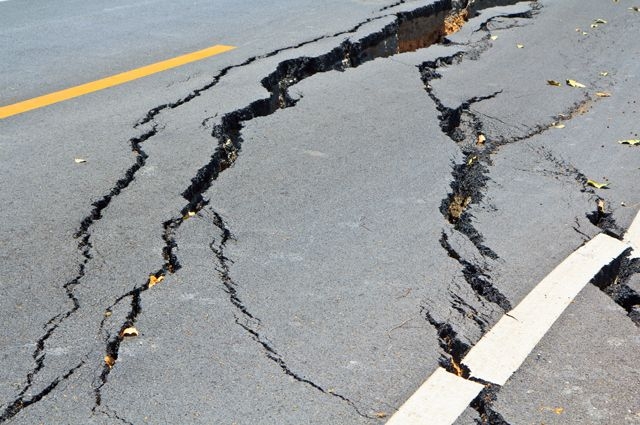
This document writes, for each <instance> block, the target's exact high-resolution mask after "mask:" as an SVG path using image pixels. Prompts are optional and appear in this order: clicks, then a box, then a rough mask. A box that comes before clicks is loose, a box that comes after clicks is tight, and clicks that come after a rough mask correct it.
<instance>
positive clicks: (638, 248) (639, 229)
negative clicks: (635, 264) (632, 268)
mask: <svg viewBox="0 0 640 425" xmlns="http://www.w3.org/2000/svg"><path fill="white" fill-rule="evenodd" d="M623 241H625V242H626V243H628V244H629V245H631V246H632V247H633V252H632V253H631V258H640V212H638V214H637V215H636V218H635V219H634V220H633V222H632V223H631V226H629V230H627V233H625V235H624V238H623Z"/></svg>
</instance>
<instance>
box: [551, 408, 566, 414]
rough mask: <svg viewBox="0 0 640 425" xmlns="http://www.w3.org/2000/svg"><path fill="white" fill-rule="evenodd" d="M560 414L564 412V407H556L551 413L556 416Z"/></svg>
mask: <svg viewBox="0 0 640 425" xmlns="http://www.w3.org/2000/svg"><path fill="white" fill-rule="evenodd" d="M562 412H564V407H556V408H555V409H553V413H555V414H556V415H561V414H562Z"/></svg>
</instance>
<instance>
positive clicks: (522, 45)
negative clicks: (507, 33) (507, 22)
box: [516, 43, 524, 49]
mask: <svg viewBox="0 0 640 425" xmlns="http://www.w3.org/2000/svg"><path fill="white" fill-rule="evenodd" d="M516 47H517V48H518V49H524V44H520V43H518V44H516Z"/></svg>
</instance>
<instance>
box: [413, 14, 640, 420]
mask: <svg viewBox="0 0 640 425" xmlns="http://www.w3.org/2000/svg"><path fill="white" fill-rule="evenodd" d="M531 5H532V6H531V9H530V10H529V11H527V12H524V13H518V14H513V15H509V16H506V15H504V16H499V17H501V18H532V17H533V16H534V15H535V14H536V13H537V12H538V11H539V9H540V8H541V5H539V4H537V3H535V2H532V3H531ZM492 19H495V17H494V18H492ZM480 30H484V31H488V28H487V23H484V24H483V25H481V27H480ZM488 38H489V35H487V36H486V37H485V38H484V39H483V40H481V41H480V42H479V43H477V44H476V45H475V46H472V49H471V51H469V52H457V53H455V54H453V55H451V56H447V57H441V58H438V59H436V60H435V61H428V62H424V63H423V64H421V65H419V66H418V69H419V71H420V75H421V77H422V80H423V82H424V85H425V89H426V91H427V93H428V95H429V97H430V98H431V99H432V101H433V102H434V104H435V105H436V108H437V110H438V111H439V112H440V116H439V119H440V128H441V130H442V132H443V133H444V134H446V135H447V136H448V137H449V138H450V139H451V140H452V141H454V142H455V143H456V144H458V146H460V149H461V151H462V153H463V157H464V160H463V162H461V163H459V164H453V166H452V168H453V171H452V177H453V180H452V182H451V184H450V187H451V189H452V192H451V193H449V194H448V196H447V198H445V199H443V201H442V204H441V208H440V212H441V214H442V215H443V216H444V217H445V219H447V221H448V222H449V223H450V224H451V225H453V228H454V229H455V230H456V231H458V232H460V233H462V234H463V235H465V236H466V237H467V238H468V239H469V240H470V241H471V242H472V243H473V245H474V246H475V247H476V249H477V250H478V252H479V253H480V254H481V255H482V256H485V257H489V258H491V259H493V260H497V259H498V255H497V254H496V253H495V252H494V251H492V250H491V249H490V248H489V247H487V246H486V245H484V243H483V242H484V240H483V237H482V235H481V234H480V233H479V232H478V231H477V229H475V227H474V226H473V224H472V219H473V216H472V215H471V213H470V212H469V210H468V209H467V208H466V207H467V205H464V206H463V209H464V210H463V212H462V214H460V215H459V216H458V217H453V216H452V215H451V213H450V212H451V210H450V206H451V203H452V202H454V200H455V197H458V199H460V198H461V199H467V198H468V199H469V201H468V205H472V204H479V203H480V202H481V201H482V199H483V197H484V193H483V190H484V189H485V188H486V184H487V182H488V180H489V176H488V173H489V167H490V166H491V164H492V162H491V155H492V154H493V153H495V152H496V151H497V150H498V149H499V148H500V147H501V146H503V145H506V144H511V143H516V142H520V141H524V140H527V139H530V138H531V137H534V136H536V135H539V134H541V133H543V132H545V131H547V130H549V129H550V128H552V127H553V126H554V125H555V124H556V123H558V122H561V121H567V120H570V119H572V118H574V117H575V116H576V115H577V114H579V113H580V112H579V111H581V110H583V109H584V107H585V106H587V105H588V104H590V103H593V102H595V101H597V100H598V98H590V97H588V96H586V97H585V98H584V99H583V100H582V101H580V102H577V103H576V104H574V105H573V106H572V107H570V108H569V109H568V110H567V111H565V112H564V113H561V114H558V115H557V116H556V117H554V118H553V120H552V121H550V122H549V123H547V124H540V125H537V126H535V127H533V128H531V130H530V131H529V132H528V133H526V134H524V135H522V136H519V137H511V138H506V137H496V138H492V140H485V142H484V143H483V144H480V145H479V144H477V140H478V139H477V137H478V136H479V135H481V134H483V129H482V121H481V119H480V118H479V117H478V116H477V115H476V114H475V113H474V112H473V111H472V110H471V106H472V105H473V104H474V103H478V102H481V101H483V100H487V99H491V98H494V97H496V96H498V95H499V94H500V93H501V91H497V92H494V93H491V94H489V95H486V96H480V97H474V98H471V99H468V100H466V101H465V102H463V103H462V104H461V105H459V106H458V107H456V108H449V107H447V106H445V105H444V104H443V102H442V101H441V100H440V99H439V98H438V97H437V95H436V94H435V93H434V91H433V89H432V87H431V84H430V82H431V81H432V80H434V79H439V78H441V77H442V76H441V74H439V73H438V71H437V70H438V68H440V67H442V66H451V65H456V64H459V63H460V62H462V61H463V60H464V59H465V57H468V59H470V60H476V59H477V58H478V57H479V56H480V55H481V54H482V53H483V52H484V51H486V50H487V49H488V48H489V47H490V44H489V42H488ZM540 153H541V155H542V156H543V158H544V159H546V160H547V161H549V162H551V163H552V164H553V165H554V166H555V167H556V168H557V169H559V170H561V171H560V173H561V174H563V175H565V176H570V177H572V178H573V179H574V180H575V181H576V182H577V183H578V184H579V186H580V187H581V189H580V190H581V191H582V192H585V193H588V194H590V195H591V199H592V200H593V202H594V205H596V209H595V211H594V212H590V213H587V214H586V216H587V218H588V219H589V221H590V222H591V223H592V224H593V225H595V226H597V227H599V228H601V229H603V230H604V231H605V232H606V233H608V234H610V235H611V236H614V237H616V238H618V239H620V238H621V235H622V229H621V228H620V227H619V226H618V225H617V224H616V222H615V219H614V218H613V214H612V213H611V211H608V210H607V209H604V210H603V209H601V208H600V207H598V202H599V201H600V200H604V199H603V198H601V197H599V196H597V195H596V194H595V191H594V190H593V188H592V187H590V186H588V185H587V180H588V179H587V177H586V176H585V175H584V174H583V173H581V172H580V171H579V170H577V169H576V168H575V167H573V166H572V165H570V164H567V163H565V162H564V161H561V160H559V159H557V158H555V157H554V156H553V155H552V154H551V152H550V151H549V150H547V149H545V148H542V149H541V152H540ZM574 229H575V228H574ZM575 230H576V231H577V232H579V233H581V232H580V231H579V230H577V229H575ZM581 234H582V233H581ZM440 244H441V246H442V247H443V249H444V250H445V251H446V252H447V254H448V255H449V257H450V258H452V259H454V260H456V261H458V262H459V263H460V265H461V266H462V273H463V276H464V278H465V280H466V281H467V283H468V284H469V285H470V286H471V288H472V289H473V290H474V292H475V293H476V294H477V295H479V296H480V297H482V298H484V299H485V300H487V301H489V302H492V303H494V304H496V305H498V306H500V307H501V308H502V309H503V310H504V311H505V312H507V311H509V310H511V303H510V302H509V300H508V299H507V298H506V297H504V295H503V294H501V293H500V292H499V291H498V290H497V289H496V288H495V287H494V286H493V284H492V283H491V281H490V276H489V275H488V274H487V272H486V271H485V270H484V268H483V266H481V265H479V264H473V263H472V262H470V261H468V260H465V259H463V258H461V256H460V255H459V254H458V253H457V252H456V251H455V250H454V249H453V247H452V246H451V244H450V243H449V241H448V236H447V234H446V233H445V232H444V231H443V232H442V235H441V239H440ZM623 261H627V262H626V263H625V264H626V268H622V269H621V270H627V272H626V274H625V275H624V276H625V277H624V278H623V277H622V274H621V275H620V279H619V280H615V281H614V284H609V285H608V286H606V287H604V288H601V289H602V290H603V291H604V292H605V293H607V294H608V295H609V296H610V297H611V298H612V299H613V300H614V301H615V302H616V303H618V304H619V305H621V306H622V307H623V308H625V310H626V311H627V313H628V315H629V317H630V318H631V319H632V320H633V321H634V323H636V324H637V325H638V321H639V320H640V297H639V295H638V294H637V293H636V292H635V291H633V290H632V289H631V288H629V287H628V285H626V284H625V282H626V281H627V280H628V279H629V276H630V275H632V274H633V273H638V272H640V271H638V269H640V260H635V261H637V262H633V263H632V264H629V261H628V260H626V259H625V260H623ZM621 273H622V272H621ZM624 279H626V280H624ZM602 281H603V280H602V279H594V281H593V282H594V284H595V282H602ZM609 282H612V281H609ZM596 286H598V285H596ZM598 287H600V286H598ZM450 295H451V296H452V298H453V301H452V303H451V307H452V308H453V309H454V310H456V311H457V312H458V313H459V314H461V315H462V316H466V317H471V318H472V319H473V321H474V322H475V323H476V325H477V326H478V327H479V329H480V330H481V333H482V334H484V333H485V332H486V326H487V322H486V321H485V320H483V319H482V317H481V316H480V314H479V313H478V312H477V311H476V310H475V309H471V308H470V306H469V305H468V304H467V303H464V304H461V303H460V300H461V298H460V297H459V296H457V295H456V294H454V293H451V294H450ZM423 314H424V316H425V319H426V320H427V322H428V323H429V324H430V325H431V326H433V327H434V328H435V329H436V332H437V334H438V339H439V344H440V348H441V349H442V350H443V352H444V354H442V355H441V357H440V361H439V362H440V366H441V367H443V368H444V369H445V370H447V371H448V372H450V373H453V374H455V375H457V376H460V377H463V378H465V379H471V380H476V379H475V378H473V377H470V371H469V370H468V368H467V367H466V366H465V365H463V364H462V359H463V358H464V356H465V355H466V353H467V352H468V351H469V350H470V345H469V344H467V343H466V342H463V341H462V340H461V339H460V337H459V335H458V334H457V333H456V332H455V330H454V329H453V327H452V325H451V324H450V323H447V322H441V321H438V320H436V319H435V318H434V317H433V315H432V314H431V313H430V312H429V311H428V310H427V309H426V308H424V307H423ZM639 326H640V325H639ZM481 383H482V384H483V385H485V389H484V390H483V391H482V392H481V394H480V395H479V396H478V397H477V398H476V399H475V400H474V401H473V402H472V403H471V407H472V408H474V410H476V411H477V412H478V414H479V415H480V419H476V423H478V424H487V425H509V424H508V423H507V422H506V421H505V419H504V418H503V417H502V415H500V414H499V413H497V412H496V411H494V410H493V409H492V407H491V406H492V403H493V402H494V401H495V400H496V394H497V392H498V391H499V390H500V386H498V385H496V384H492V383H487V382H481Z"/></svg>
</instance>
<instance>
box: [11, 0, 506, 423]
mask: <svg viewBox="0 0 640 425" xmlns="http://www.w3.org/2000/svg"><path fill="white" fill-rule="evenodd" d="M402 3H403V1H400V2H398V3H397V5H399V4H402ZM466 6H467V5H465V7H466ZM452 12H453V13H454V14H452ZM394 16H395V18H396V19H395V21H394V22H393V23H392V24H390V25H387V26H386V27H384V28H383V29H382V30H381V31H378V32H375V33H372V34H369V35H367V36H366V37H364V38H362V39H360V40H358V41H355V42H354V41H351V40H346V41H344V42H343V43H342V44H341V45H340V46H338V47H336V48H334V49H332V50H331V51H329V52H327V53H325V54H323V55H320V56H317V57H299V58H296V59H291V60H287V61H284V62H281V63H280V64H279V65H278V67H277V69H276V70H275V71H274V72H273V73H271V74H270V75H268V76H267V77H265V78H264V79H263V80H262V85H263V86H264V87H265V88H266V89H267V90H268V92H269V93H270V95H269V97H267V98H264V99H258V100H256V101H254V102H252V103H251V104H249V105H247V106H246V107H245V108H242V109H239V110H236V111H233V112H230V113H228V114H226V115H224V116H223V117H222V119H221V123H220V124H219V125H216V126H215V127H214V128H213V130H212V136H213V137H214V138H215V139H217V142H218V143H217V147H216V149H215V151H214V153H213V155H212V156H211V158H210V160H209V162H208V163H207V164H205V165H204V166H203V167H201V168H200V169H199V170H198V172H197V173H196V175H195V177H194V178H193V179H192V180H191V184H190V185H189V186H188V187H187V188H186V189H185V190H184V192H183V193H182V195H183V197H184V198H185V200H186V201H187V202H186V205H185V206H184V207H183V208H182V210H181V211H180V214H179V215H177V216H176V217H172V218H170V219H168V220H166V221H165V222H164V223H163V233H162V238H163V240H164V242H165V246H164V248H163V252H162V254H163V258H164V263H163V264H162V266H161V267H160V268H159V269H158V270H156V271H154V272H152V273H150V278H149V280H148V281H146V282H145V283H144V284H142V285H140V286H138V287H136V288H134V289H132V290H130V291H128V292H127V293H125V294H122V295H120V296H118V297H117V298H116V299H115V301H114V302H113V304H112V305H111V306H109V307H108V308H107V309H106V311H108V312H110V311H111V310H112V309H113V308H114V307H115V306H117V305H119V304H120V303H121V302H124V301H125V300H127V301H128V302H129V303H130V307H129V312H128V314H127V316H126V319H125V321H124V323H122V325H121V326H120V330H119V332H118V333H117V334H107V335H106V339H105V364H104V366H103V370H102V372H101V374H100V382H99V383H98V385H96V386H95V388H94V392H95V405H94V408H93V410H94V411H102V410H103V409H102V408H99V406H100V405H101V402H102V398H101V389H102V388H103V386H104V385H105V384H106V383H107V380H108V375H109V373H110V371H111V368H112V367H113V366H114V364H115V362H116V361H117V358H118V352H119V348H120V344H121V342H122V341H123V338H124V337H123V335H122V331H123V330H124V329H125V328H127V327H131V326H133V325H134V324H135V323H136V320H137V318H138V315H139V314H140V312H141V311H142V307H141V298H142V296H141V294H142V293H143V292H144V291H146V290H147V289H149V288H150V287H151V286H152V285H153V284H154V282H155V281H157V280H160V279H162V278H164V276H166V275H167V274H172V273H175V272H176V271H178V270H179V269H180V263H179V261H178V258H177V255H176V253H175V251H176V249H177V243H176V240H175V234H176V232H177V231H178V229H179V227H180V225H181V224H182V223H183V221H184V220H185V219H188V218H189V217H192V216H193V215H196V214H197V213H198V212H200V211H201V210H202V208H204V207H205V206H206V205H207V204H208V200H207V199H206V198H205V197H204V193H205V192H206V191H207V190H208V189H209V187H210V186H211V184H212V182H213V181H214V180H215V179H216V178H217V177H218V175H219V173H221V172H222V171H224V170H225V169H227V168H229V167H230V166H231V165H233V163H234V162H235V160H236V159H237V157H238V155H239V153H240V150H241V145H242V143H243V139H242V137H241V130H242V128H243V126H244V125H245V124H246V122H247V121H250V120H252V119H253V118H256V117H263V116H267V115H271V114H273V113H275V112H276V111H277V110H278V109H283V108H287V107H291V106H294V105H295V103H296V101H295V100H293V99H292V98H291V97H290V96H289V94H288V88H289V87H290V86H291V85H293V84H295V83H297V82H299V81H301V80H303V79H305V78H308V77H311V76H313V75H315V74H317V73H322V72H327V71H332V70H337V71H342V70H344V69H346V68H350V67H357V66H359V65H361V64H363V63H365V62H368V61H371V60H374V59H378V58H383V57H388V56H392V55H394V54H397V53H400V52H404V51H410V50H415V49H418V48H423V47H427V46H428V45H430V44H433V43H435V42H438V41H440V40H442V37H443V36H444V35H445V34H447V33H450V32H452V31H455V30H456V29H457V28H459V26H460V25H462V23H463V21H464V20H465V19H466V16H467V12H466V11H461V10H456V11H452V3H451V1H450V0H442V1H437V2H434V3H433V4H431V5H428V6H425V7H421V8H418V9H415V10H412V11H407V12H399V13H397V14H395V15H394ZM384 17H385V16H378V17H375V18H370V19H368V20H366V21H364V22H362V23H360V24H358V25H357V26H355V27H353V28H351V29H349V30H347V31H344V32H340V33H336V34H333V35H329V36H324V37H318V38H316V39H313V40H309V41H306V42H304V43H301V44H299V45H296V46H290V47H285V48H282V49H278V50H274V51H273V52H270V53H267V54H265V55H261V56H256V57H252V58H250V59H247V60H246V61H244V62H243V63H241V64H238V65H234V66H230V67H227V68H225V69H223V70H221V71H220V72H219V73H218V74H217V75H216V76H215V77H213V79H212V80H211V81H210V82H209V83H208V84H206V85H205V86H203V87H201V88H199V89H196V90H194V91H192V92H191V93H190V94H188V95H187V96H185V97H184V98H181V99H179V100H178V101H176V102H173V103H167V104H163V105H159V106H157V107H155V108H153V109H151V110H150V111H149V112H148V113H147V114H146V116H145V117H144V118H143V119H141V120H140V121H139V122H138V123H137V124H136V127H138V126H141V125H144V124H149V123H151V124H152V128H151V129H150V130H148V131H146V132H145V133H143V134H142V135H141V136H139V137H136V138H132V139H131V140H130V141H129V143H130V145H131V150H132V151H133V153H134V154H135V155H136V160H135V163H134V164H133V165H132V166H131V167H129V169H127V171H126V172H125V174H124V176H123V177H122V178H120V179H119V180H118V181H117V182H116V184H115V185H114V187H113V188H112V189H110V190H109V192H108V193H107V194H106V195H103V196H102V197H101V198H100V199H99V200H98V201H95V202H94V203H93V204H92V207H93V208H92V210H91V211H90V213H89V214H88V215H87V216H86V217H85V218H84V219H83V220H82V222H81V224H80V227H79V229H78V231H77V232H76V235H75V237H76V238H77V239H78V240H79V242H78V250H79V252H80V254H81V255H82V261H81V263H80V264H79V266H78V273H77V275H76V276H75V277H74V278H73V279H72V280H70V281H69V282H67V283H66V284H65V285H64V289H65V291H66V294H67V297H68V298H69V299H70V301H71V304H72V307H71V308H70V309H69V310H68V311H66V312H64V313H61V314H59V315H57V316H55V317H54V318H52V319H51V320H50V321H49V322H48V323H47V324H46V325H45V333H44V335H43V336H42V337H41V338H40V339H39V340H38V342H37V344H36V349H35V351H34V353H33V358H34V360H35V362H36V366H35V368H34V369H33V370H32V371H30V372H29V373H28V375H27V382H26V384H25V387H23V390H22V391H21V392H20V393H19V395H18V398H17V399H16V400H15V401H14V402H12V403H11V404H10V405H9V407H7V408H6V409H5V411H4V412H3V414H2V416H0V422H1V421H4V420H7V419H9V418H11V417H13V416H14V415H15V414H17V413H18V412H19V411H20V410H21V409H22V408H24V407H27V406H28V405H30V404H33V403H35V402H37V401H39V400H40V399H41V398H42V397H44V396H45V395H46V394H48V393H49V392H50V391H52V390H53V389H54V388H55V387H56V386H57V385H58V383H59V382H60V381H61V380H64V379H67V378H68V377H69V376H71V375H72V374H73V373H74V372H75V371H76V370H77V369H78V368H79V367H81V366H82V364H84V363H81V364H79V365H77V366H76V367H74V368H73V369H71V370H69V371H68V372H67V373H66V374H65V375H63V376H62V377H61V378H58V379H56V380H55V381H53V382H52V383H51V384H50V385H49V386H47V387H46V388H45V390H43V391H42V392H40V393H39V394H38V395H36V396H33V397H31V398H30V399H28V400H24V399H23V396H24V394H26V393H27V391H28V390H29V389H30V388H31V385H32V383H33V380H34V378H35V376H36V375H37V374H38V373H39V372H40V371H41V370H42V368H43V367H44V358H45V355H44V351H45V345H46V341H47V340H48V338H50V337H51V335H52V334H53V333H54V332H55V330H56V329H57V328H58V326H60V324H61V323H62V322H63V321H64V320H65V319H67V318H69V317H70V316H71V315H73V314H74V313H75V312H76V311H77V310H78V309H79V308H80V307H81V306H80V301H79V300H78V299H77V297H76V296H75V295H74V288H75V287H76V286H77V285H78V284H79V283H80V280H81V279H82V278H83V277H84V275H85V269H86V265H87V263H88V262H89V261H91V259H92V258H93V257H92V243H91V232H90V230H91V227H92V226H93V224H95V222H96V221H98V220H100V219H101V218H102V214H103V212H104V210H105V209H106V208H107V207H108V206H109V205H110V203H111V201H112V200H113V199H114V198H115V197H117V196H118V195H119V194H120V193H121V192H122V190H124V189H126V188H127V187H128V186H129V185H130V184H131V183H132V182H133V180H134V179H135V175H136V173H137V172H138V171H139V170H140V169H141V168H142V167H144V166H145V164H146V160H147V158H148V156H147V154H146V153H145V152H144V151H143V150H142V144H143V143H144V142H145V141H147V140H148V139H150V138H152V137H154V136H155V135H156V134H157V133H158V131H159V130H158V126H157V124H155V118H156V117H157V115H158V114H159V113H161V112H162V111H163V110H165V109H173V108H176V107H179V106H180V105H183V104H185V103H187V102H189V101H191V100H192V99H194V98H196V97H198V96H200V95H201V94H202V93H203V92H205V91H207V90H209V89H211V88H212V87H214V86H215V85H216V84H217V83H218V82H219V81H220V79H221V78H223V77H224V76H225V75H227V74H228V73H229V71H231V70H232V69H234V68H239V67H243V66H246V65H249V64H251V63H253V62H255V61H257V60H260V59H264V58H267V57H272V56H275V55H276V54H278V53H280V52H282V51H285V50H292V49H297V48H300V47H302V46H304V45H307V44H311V43H315V42H317V41H319V40H322V39H326V38H331V37H337V36H340V35H346V34H353V33H356V32H357V31H358V30H359V29H360V28H361V27H362V26H363V25H365V24H367V23H370V22H373V21H375V20H378V19H381V18H384ZM494 95H495V94H494ZM478 101H479V100H478ZM470 102H471V103H473V99H472V100H470ZM481 174H482V173H481ZM463 203H464V202H463ZM219 223H220V224H221V225H222V226H223V227H224V223H223V222H222V221H221V219H220V222H219ZM214 224H216V223H215V220H214ZM216 225H218V224H216ZM221 230H222V229H221ZM470 237H471V236H470ZM223 239H224V238H223ZM475 240H476V241H480V242H478V244H480V243H481V236H480V235H478V237H476V238H475ZM224 243H226V240H225V241H224ZM223 245H224V244H223ZM222 248H223V246H222ZM217 249H218V250H220V249H221V246H220V245H218V247H217ZM212 250H214V247H212ZM215 252H216V251H215V250H214V253H215ZM485 252H486V255H491V252H492V251H490V250H488V249H487V250H485ZM216 255H217V254H216ZM217 258H218V257H217ZM223 259H224V261H223ZM218 261H223V263H224V264H226V261H227V260H226V259H225V258H224V254H221V257H220V258H218ZM221 267H222V266H221ZM227 267H228V266H227ZM227 274H228V269H227ZM474 281H477V279H475V280H474ZM227 283H229V285H226V284H225V286H226V289H227V291H228V293H229V295H230V299H231V302H232V304H233V305H234V306H235V307H236V308H237V309H238V311H239V312H240V313H241V316H240V317H242V318H243V320H244V322H243V321H240V318H238V325H240V326H242V327H243V328H244V329H245V330H246V331H247V332H248V333H250V334H251V335H252V336H253V337H254V339H255V340H256V341H257V342H259V343H260V344H261V345H262V346H263V348H264V350H265V352H266V353H267V356H268V357H269V358H270V359H271V360H273V361H274V362H276V363H277V364H278V365H279V366H280V367H281V368H282V369H283V371H284V372H285V373H287V374H288V375H290V376H292V377H294V378H295V379H297V380H298V381H300V382H303V383H306V384H308V385H310V386H312V387H314V388H316V389H317V390H319V391H322V392H323V393H326V394H331V395H332V396H334V397H337V398H340V399H342V400H344V401H345V402H347V403H349V404H350V405H351V406H352V407H354V409H356V410H357V408H356V407H355V405H353V403H352V402H351V401H349V400H348V399H347V398H345V397H343V396H341V395H339V394H335V393H332V392H329V391H325V390H324V389H323V388H321V387H320V386H317V385H316V384H314V383H313V382H311V381H308V380H306V379H305V378H302V377H300V376H298V375H296V374H295V373H293V372H292V371H291V370H289V369H288V367H287V366H286V364H285V363H284V361H283V360H282V358H281V357H280V356H279V355H278V354H277V353H276V352H275V350H273V349H272V348H271V347H270V346H269V345H268V344H267V342H266V340H264V339H263V338H262V337H261V336H260V334H259V333H257V332H256V331H255V329H254V328H253V327H252V326H251V322H250V320H253V321H255V318H253V317H252V316H251V314H250V313H249V312H248V311H247V309H246V308H244V307H243V308H240V307H242V306H243V305H242V303H241V300H240V299H239V297H238V296H237V293H236V292H235V288H234V286H235V285H234V284H233V282H232V281H230V280H229V281H228V282H227ZM234 300H235V302H234ZM245 322H246V323H245ZM104 325H105V321H104V320H103V322H102V323H101V330H103V329H104ZM358 413H359V414H362V413H360V412H358ZM116 416H117V414H116ZM363 416H365V415H363Z"/></svg>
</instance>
